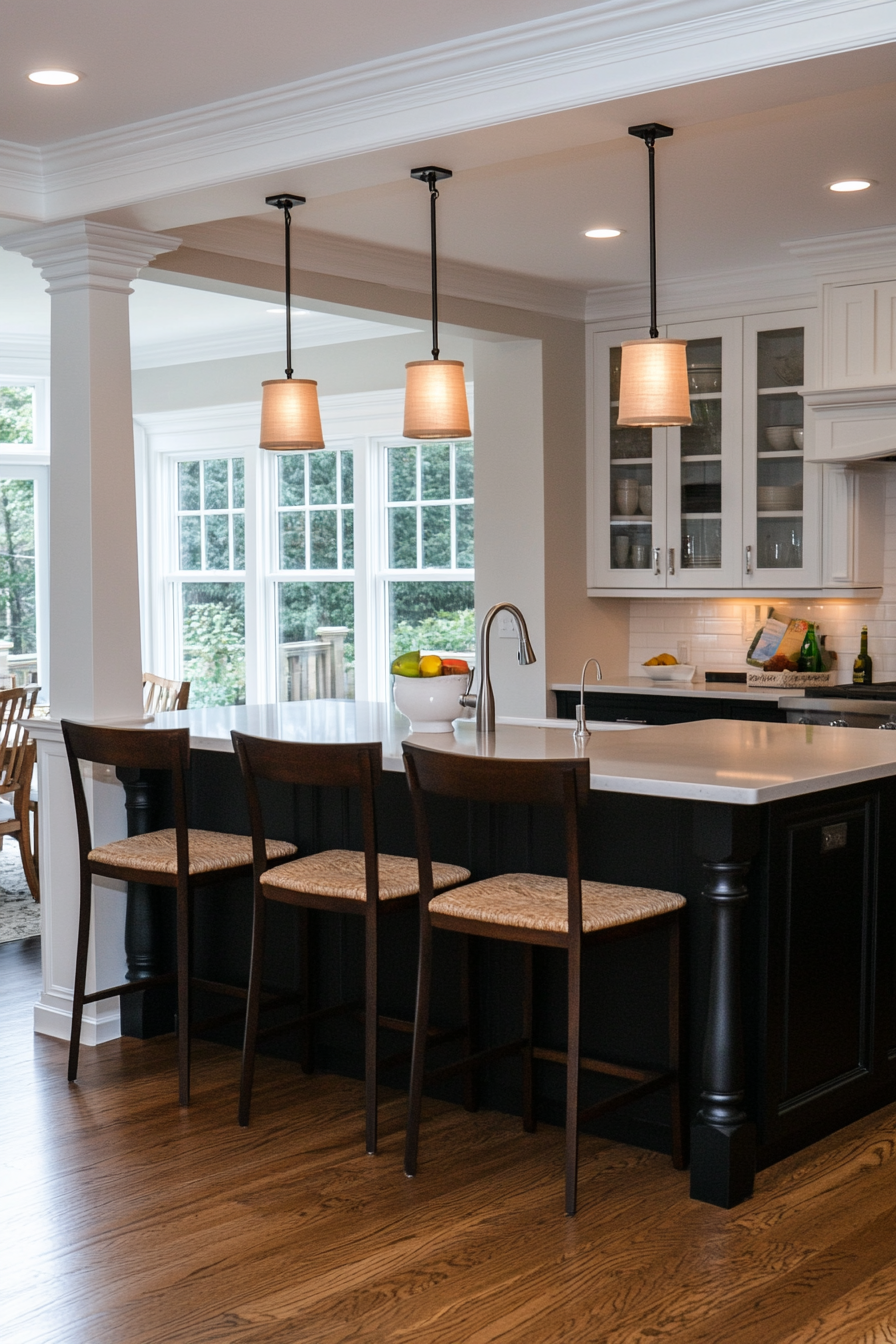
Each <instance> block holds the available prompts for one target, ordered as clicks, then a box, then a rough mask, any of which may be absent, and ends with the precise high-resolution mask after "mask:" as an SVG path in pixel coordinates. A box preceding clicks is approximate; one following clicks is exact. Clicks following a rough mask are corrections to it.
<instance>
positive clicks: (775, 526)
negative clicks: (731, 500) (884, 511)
mask: <svg viewBox="0 0 896 1344" xmlns="http://www.w3.org/2000/svg"><path fill="white" fill-rule="evenodd" d="M814 316H815V315H814V313H813V312H811V311H809V312H792V313H775V314H773V315H771V316H765V317H747V318H744V403H745V404H744V494H743V509H744V515H743V535H744V577H743V583H744V586H745V587H748V588H749V587H753V588H756V589H762V590H763V591H766V592H773V591H775V590H780V589H788V588H811V587H814V586H815V585H817V584H818V583H819V582H820V580H821V574H820V554H819V549H820V548H819V539H820V537H821V485H822V475H821V468H820V467H819V466H817V465H815V464H812V463H806V461H805V454H804V448H805V443H804V439H805V432H806V431H805V429H804V427H803V397H802V392H803V386H804V381H805V376H804V370H805V369H811V368H812V362H811V361H812V356H813V353H814V352H813V351H812V348H811V341H812V335H813V322H814Z"/></svg>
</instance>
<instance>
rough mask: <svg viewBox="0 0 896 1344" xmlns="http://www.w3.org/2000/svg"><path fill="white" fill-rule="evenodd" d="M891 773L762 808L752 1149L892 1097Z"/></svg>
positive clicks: (895, 1031)
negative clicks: (755, 1135) (755, 1141)
mask: <svg viewBox="0 0 896 1344" xmlns="http://www.w3.org/2000/svg"><path fill="white" fill-rule="evenodd" d="M894 809H896V791H894V788H893V784H892V782H891V781H882V782H880V783H878V784H875V785H874V786H872V787H868V788H867V789H866V790H861V789H849V790H838V791H832V792H831V793H825V794H822V795H816V797H815V798H812V797H809V798H801V799H796V800H793V801H792V802H788V803H777V804H773V805H772V806H771V807H770V809H769V815H768V824H767V828H766V835H765V842H764V844H765V851H766V852H765V855H764V861H763V862H762V863H760V864H758V865H757V867H758V870H759V871H760V872H761V873H762V886H763V890H762V892H761V895H760V900H759V902H758V905H757V910H756V913H757V914H758V915H759V945H758V947H757V948H756V949H755V955H756V958H757V969H758V970H759V971H760V976H759V978H758V979H756V980H754V982H753V983H754V984H755V985H756V986H757V988H758V990H759V1001H758V1002H757V1003H756V1004H754V1005H753V1009H754V1010H755V1011H756V1014H757V1020H756V1022H755V1025H754V1029H753V1033H751V1032H750V1030H749V1028H748V1033H747V1034H748V1038H749V1036H750V1034H753V1035H754V1039H755V1042H756V1045H757V1046H758V1047H759V1048H760V1050H761V1051H762V1058H761V1061H760V1067H759V1068H758V1069H757V1072H756V1078H757V1081H758V1083H759V1095H758V1096H757V1098H756V1107H757V1119H758V1128H759V1146H760V1154H762V1155H763V1156H764V1158H765V1160H766V1161H773V1160H775V1158H776V1157H777V1156H780V1155H781V1154H783V1153H784V1152H787V1151H789V1150H790V1149H791V1148H795V1147H801V1146H802V1145H803V1144H804V1143H805V1142H806V1141H807V1137H808V1136H809V1135H811V1134H812V1133H813V1132H817V1133H819V1134H820V1133H827V1132H829V1131H830V1129H831V1128H832V1120H833V1119H834V1118H836V1117H839V1123H845V1122H846V1121H847V1120H849V1119H850V1118H852V1117H853V1116H855V1115H859V1114H865V1113H867V1112H868V1111H869V1110H872V1109H874V1107H875V1105H880V1104H883V1103H884V1102H885V1101H889V1100H892V1096H893V1084H894V1079H896V1067H894V1064H896V1050H894V1045H896V996H894V988H896V985H894V966H896V914H894V904H896V858H894V852H893V845H892V836H893V825H894V820H896V810H894Z"/></svg>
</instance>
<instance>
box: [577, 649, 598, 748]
mask: <svg viewBox="0 0 896 1344" xmlns="http://www.w3.org/2000/svg"><path fill="white" fill-rule="evenodd" d="M592 663H593V664H594V666H595V668H596V669H597V679H598V681H603V679H604V674H603V672H601V670H600V663H599V662H598V661H597V659H596V658H586V659H585V666H584V667H583V668H582V685H581V687H580V689H579V703H578V704H577V705H576V726H575V731H574V732H573V737H574V738H575V740H576V741H577V742H587V741H588V739H589V737H590V736H591V729H590V728H589V727H588V724H587V723H586V722H585V673H586V672H587V671H588V669H589V667H590V666H591V664H592Z"/></svg>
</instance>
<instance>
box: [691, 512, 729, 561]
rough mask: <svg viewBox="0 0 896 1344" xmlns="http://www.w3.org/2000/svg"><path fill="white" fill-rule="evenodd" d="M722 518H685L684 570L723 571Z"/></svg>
mask: <svg viewBox="0 0 896 1344" xmlns="http://www.w3.org/2000/svg"><path fill="white" fill-rule="evenodd" d="M721 567H722V520H721V518H718V517H717V518H695V517H690V518H683V519H682V531H681V568H682V569H689V570H690V569H721Z"/></svg>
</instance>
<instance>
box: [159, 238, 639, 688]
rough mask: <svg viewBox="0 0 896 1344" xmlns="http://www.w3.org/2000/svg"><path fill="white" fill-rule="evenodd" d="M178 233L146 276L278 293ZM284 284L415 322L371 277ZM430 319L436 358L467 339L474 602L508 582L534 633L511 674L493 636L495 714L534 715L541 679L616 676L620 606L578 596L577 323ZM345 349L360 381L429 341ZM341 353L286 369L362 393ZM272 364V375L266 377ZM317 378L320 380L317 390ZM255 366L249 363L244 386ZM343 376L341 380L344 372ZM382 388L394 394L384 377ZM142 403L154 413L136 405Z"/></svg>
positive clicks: (581, 464) (321, 354) (454, 353)
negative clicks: (530, 661) (531, 651)
mask: <svg viewBox="0 0 896 1344" xmlns="http://www.w3.org/2000/svg"><path fill="white" fill-rule="evenodd" d="M180 232H181V234H182V235H183V236H184V238H185V245H184V246H183V247H181V248H180V249H179V251H177V252H175V253H171V254H168V255H166V256H164V257H160V258H159V259H158V262H157V263H154V265H153V268H152V269H159V270H166V271H173V272H177V273H180V274H183V275H195V276H199V277H203V278H205V279H206V280H213V281H217V282H220V283H222V284H225V285H239V286H244V287H248V288H250V289H255V290H258V291H263V292H266V293H273V294H276V293H279V291H280V288H281V286H282V271H281V269H280V267H279V266H277V265H275V264H273V263H268V262H264V261H258V260H251V259H248V258H245V257H237V256H230V255H224V254H221V253H217V252H209V251H203V250H200V249H194V248H191V247H190V246H189V242H190V232H191V231H190V229H189V228H187V229H183V230H180ZM292 286H293V293H294V294H295V295H296V296H297V298H299V299H301V298H304V299H308V300H314V299H316V300H318V301H321V302H324V303H329V304H339V305H344V306H345V307H346V308H347V309H352V310H355V311H357V310H364V311H366V312H368V313H370V314H377V313H388V314H393V315H396V316H399V317H411V318H416V319H420V318H423V319H425V318H426V317H427V316H428V314H429V299H428V296H427V295H425V294H419V293H416V292H413V291H410V290H402V289H396V288H392V287H390V286H387V285H381V284H377V283H375V282H372V281H359V280H348V279H345V278H343V277H340V276H327V275H322V274H319V273H316V272H310V271H299V270H295V271H294V272H293V278H292ZM440 317H441V319H442V322H443V324H444V330H443V335H442V341H441V345H442V352H443V355H444V356H445V357H446V358H458V357H459V358H465V357H466V356H467V352H468V351H469V349H470V347H469V346H467V344H466V340H467V339H469V340H471V341H472V342H473V347H472V358H469V359H468V364H469V365H470V366H471V371H472V374H473V379H474V382H475V384H476V447H477V501H478V508H477V532H476V547H477V561H476V568H477V595H478V596H480V595H481V602H484V601H489V602H490V601H492V600H495V599H496V598H500V597H507V598H509V599H511V600H513V599H512V593H511V592H510V591H508V589H509V587H510V586H511V585H515V589H514V590H515V591H517V590H518V591H519V592H520V593H524V594H525V600H524V601H521V606H522V609H523V611H524V614H525V615H526V618H527V620H529V621H531V622H532V623H533V624H534V626H535V630H539V631H540V632H543V633H541V634H540V638H539V639H538V641H537V643H536V653H537V654H538V659H539V661H538V664H536V666H535V667H533V668H531V669H525V670H520V669H518V668H517V666H516V661H515V657H514V656H513V655H514V654H515V650H516V646H515V643H512V642H511V641H509V640H503V641H499V640H497V639H495V641H494V647H495V655H496V686H497V688H498V691H499V695H500V697H501V698H499V700H498V709H499V713H500V712H502V711H505V712H511V711H512V710H513V709H515V710H516V712H525V713H543V712H544V706H545V705H547V706H548V707H549V708H551V709H552V697H551V696H550V694H549V692H548V691H547V688H548V687H549V686H550V685H551V683H552V682H569V681H575V680H577V679H578V677H579V675H580V672H581V667H582V663H583V661H584V659H585V658H587V657H590V656H596V657H598V658H600V660H601V663H602V664H603V669H604V675H605V677H606V676H616V675H624V674H625V672H626V671H627V666H628V636H629V629H628V617H629V610H628V609H629V603H628V601H627V600H626V599H617V598H606V599H597V598H589V597H587V596H586V593H585V489H586V481H585V326H584V322H576V321H572V320H569V319H564V318H555V317H550V316H546V315H544V314H541V313H533V312H527V311H525V310H522V309H518V308H509V307H502V306H499V305H495V304H487V303H477V302H474V301H472V300H467V299H456V298H452V297H451V296H448V295H443V296H441V298H440ZM462 338H466V339H462ZM354 344H356V345H357V346H358V347H360V346H362V345H363V346H364V347H365V348H364V350H362V351H360V354H361V356H362V363H364V364H368V374H367V376H369V377H370V378H371V379H374V378H376V377H378V376H380V373H378V372H377V370H380V371H381V370H382V368H383V367H384V365H386V366H388V367H389V369H390V370H394V368H395V367H398V368H400V366H401V364H402V363H403V362H405V361H404V358H403V357H402V358H400V359H396V360H395V364H393V363H392V361H393V359H395V356H397V355H398V354H399V351H403V350H404V349H405V347H407V348H412V349H414V350H415V351H416V352H418V353H415V354H414V355H412V356H410V357H414V358H419V357H420V354H419V351H420V349H421V345H422V349H423V355H424V357H425V355H426V353H427V352H428V345H429V342H428V339H427V334H426V333H423V334H422V335H421V337H417V336H403V337H383V338H379V339H377V340H374V341H369V342H363V343H354ZM350 349H351V347H349V346H339V347H335V348H334V347H329V348H323V349H318V350H316V351H314V352H313V356H314V359H313V360H312V352H310V351H298V352H296V358H295V360H294V363H296V365H297V367H298V362H299V357H301V359H302V371H303V376H311V377H314V376H317V375H316V374H315V373H313V372H308V373H306V369H307V370H310V369H311V368H312V366H313V363H314V361H317V360H318V359H319V360H320V365H319V368H320V369H321V371H322V373H321V379H320V381H321V391H322V392H326V391H341V390H345V391H348V390H353V391H357V390H363V389H362V388H359V387H357V386H354V387H352V388H351V389H349V388H348V387H345V386H344V385H343V384H341V383H340V382H339V375H338V371H337V365H338V361H339V359H340V352H346V351H349V350H350ZM393 351H394V354H393V353H392V352H393ZM306 357H307V362H306ZM256 359H257V360H259V361H261V363H259V364H258V366H257V369H260V368H261V367H262V366H263V367H264V369H265V371H266V372H265V375H264V376H268V377H270V376H274V377H280V376H282V374H281V373H280V372H279V361H277V359H276V357H268V356H263V357H262V356H259V357H251V361H252V362H253V364H254V361H255V360H256ZM368 361H369V363H368ZM221 363H222V364H227V365H232V364H234V363H235V361H232V360H228V361H221ZM240 363H241V364H244V368H243V369H242V370H241V377H242V376H243V374H245V376H246V378H247V379H248V375H249V371H250V360H246V361H240ZM272 364H273V370H274V371H273V373H271V372H269V371H268V370H270V368H271V366H272ZM190 367H192V368H200V367H201V366H190ZM325 368H326V369H327V370H329V372H328V373H327V374H326V377H327V378H330V377H331V376H332V378H333V382H332V383H329V382H328V383H326V384H325V377H324V373H323V371H324V369H325ZM257 369H256V368H255V367H252V377H253V379H254V378H255V377H256V376H257ZM166 373H167V371H165V370H154V369H150V370H143V371H138V372H137V373H136V374H135V404H136V405H138V406H139V408H140V409H142V410H150V409H161V407H160V406H159V405H158V403H157V402H156V401H155V397H156V396H162V395H166V394H164V393H163V392H162V390H161V389H162V384H164V382H165V381H166V379H165V374H166ZM343 375H344V378H347V376H348V375H345V371H344V370H343ZM207 377H208V379H209V380H210V381H209V386H211V385H212V384H214V386H215V387H217V388H218V389H220V390H223V389H225V388H226V387H227V386H228V385H229V386H231V387H232V386H233V385H234V384H233V383H230V384H228V379H227V375H226V371H224V370H222V371H221V373H220V374H219V373H218V372H212V371H209V373H208V375H207ZM178 378H180V375H178ZM258 381H259V382H260V377H259V378H258ZM188 384H189V374H187V375H186V376H185V377H183V378H182V379H181V380H180V382H179V384H178V386H179V387H180V390H179V391H178V390H177V389H176V388H175V389H174V390H173V391H172V392H170V393H168V394H167V395H173V396H182V397H187V396H190V395H191V394H190V392H189V389H188ZM242 385H243V384H241V386H242ZM246 385H248V383H247V384H246ZM377 385H379V386H382V384H381V383H380V384H377ZM386 385H387V386H395V385H396V382H395V378H394V376H392V375H390V380H389V382H388V383H387V384H386ZM255 387H256V389H257V382H256V383H255ZM227 399H228V400H233V401H236V400H241V399H246V400H249V399H251V394H247V395H244V394H243V393H242V392H241V393H240V394H239V395H235V394H233V393H231V394H230V395H229V396H228V397H227ZM149 400H153V403H154V404H153V405H151V406H150V405H149V404H147V402H148V401H149ZM176 404H178V405H188V404H193V405H195V404H201V403H197V402H179V403H176ZM521 454H522V455H521ZM521 519H522V520H523V521H521ZM481 602H480V605H481ZM480 614H481V612H480ZM535 630H532V634H533V639H534V638H535Z"/></svg>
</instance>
